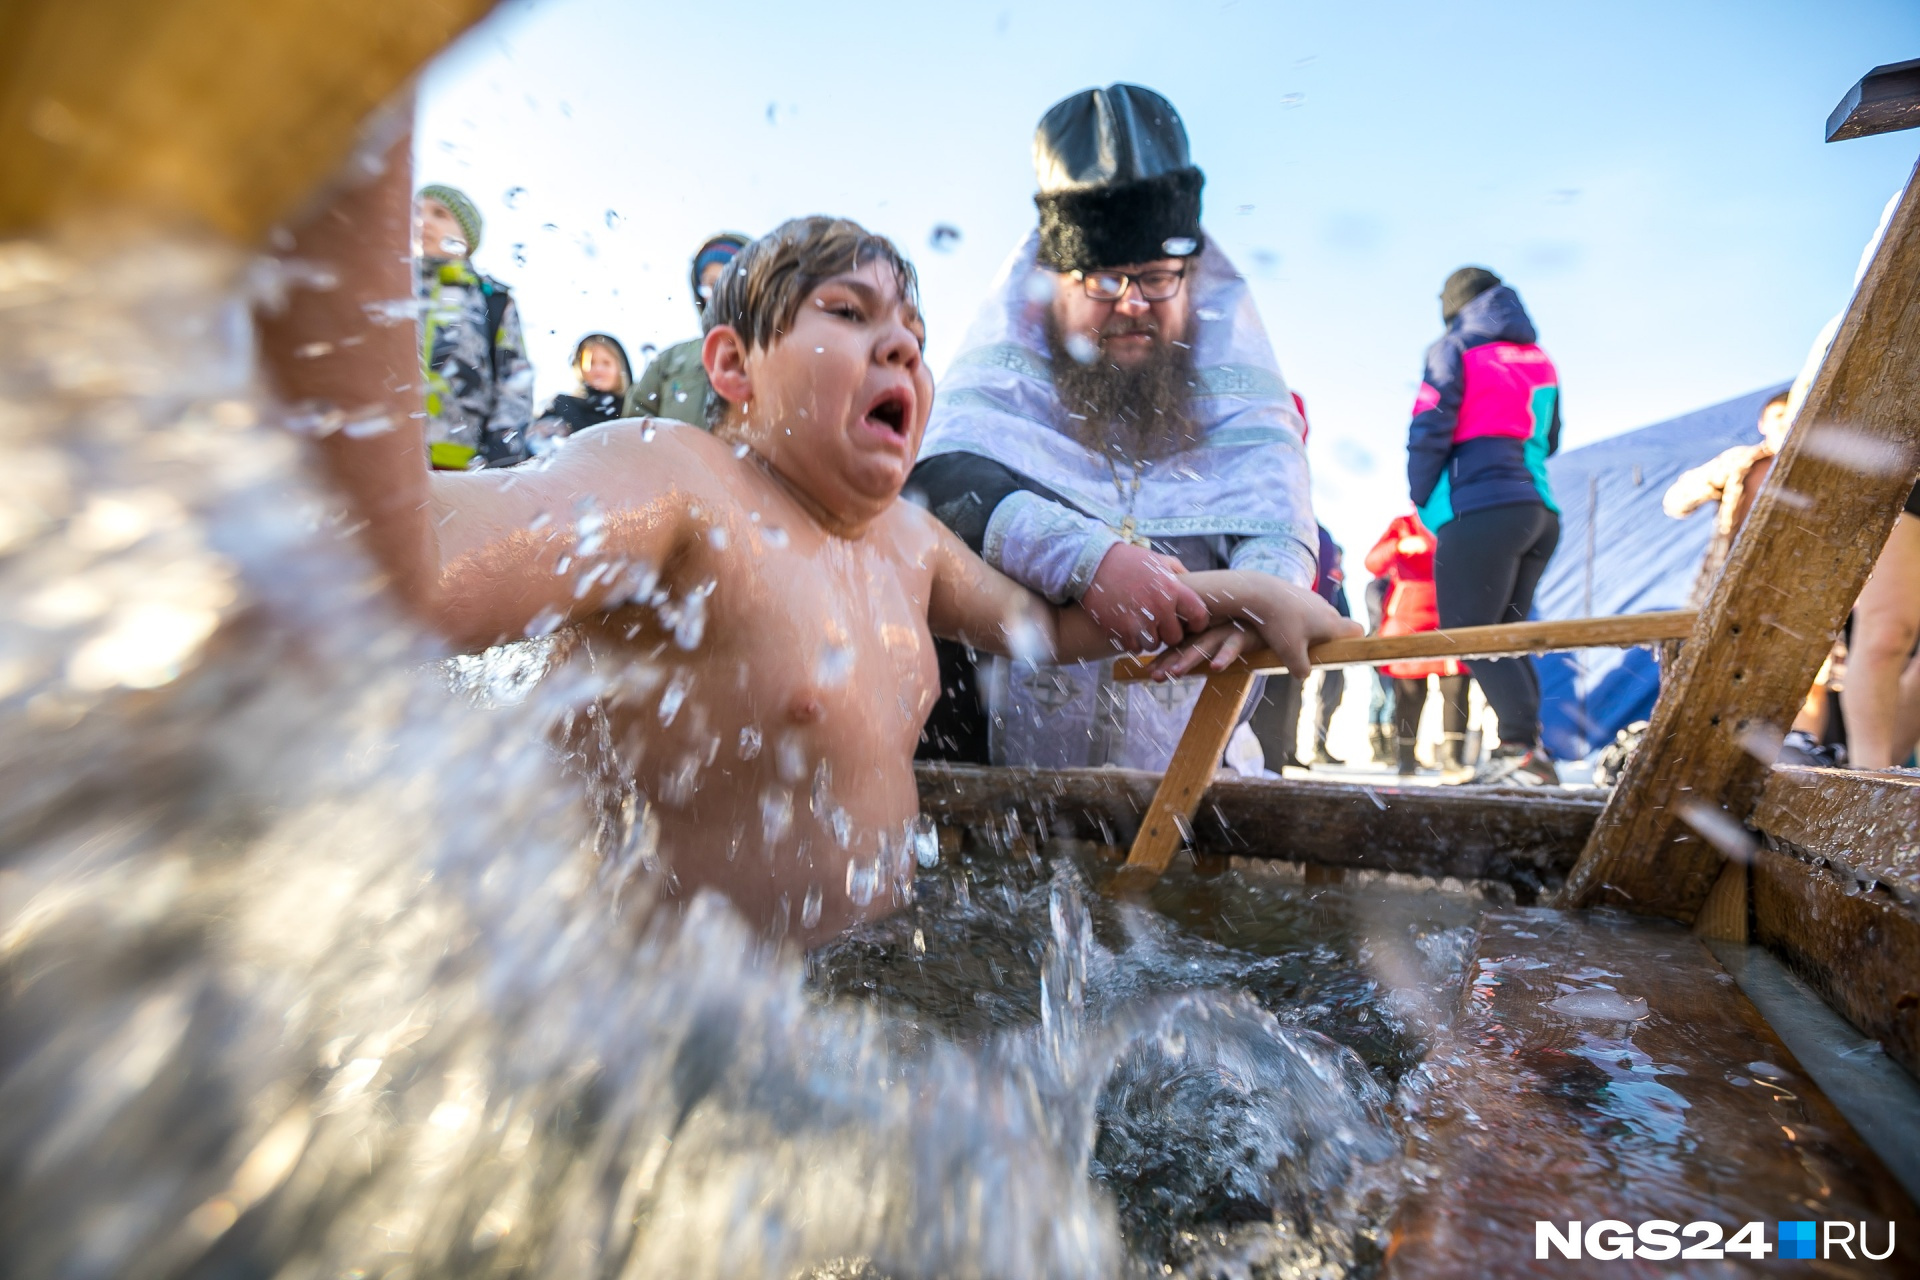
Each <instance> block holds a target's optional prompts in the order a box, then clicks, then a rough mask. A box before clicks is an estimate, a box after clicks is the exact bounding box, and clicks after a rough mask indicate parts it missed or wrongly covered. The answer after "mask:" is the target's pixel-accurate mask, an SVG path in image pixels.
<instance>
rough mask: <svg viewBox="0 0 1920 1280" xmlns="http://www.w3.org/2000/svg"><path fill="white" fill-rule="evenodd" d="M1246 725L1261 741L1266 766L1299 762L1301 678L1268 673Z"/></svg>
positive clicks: (1272, 768) (1282, 672)
mask: <svg viewBox="0 0 1920 1280" xmlns="http://www.w3.org/2000/svg"><path fill="white" fill-rule="evenodd" d="M1247 727H1248V728H1250V729H1252V730H1253V736H1254V737H1255V738H1256V739H1257V740H1258V741H1259V743H1260V753H1261V754H1262V755H1264V756H1265V757H1266V758H1267V768H1269V769H1271V770H1273V771H1274V772H1275V773H1278V772H1280V768H1281V766H1282V765H1289V764H1299V763H1300V760H1299V757H1298V755H1297V754H1296V753H1297V752H1298V750H1299V747H1298V743H1299V741H1300V682H1299V681H1298V680H1296V679H1294V678H1293V677H1292V676H1290V675H1288V674H1287V673H1286V672H1284V671H1276V672H1274V673H1273V674H1272V675H1270V676H1268V677H1267V687H1266V691H1265V692H1264V693H1262V694H1261V695H1260V701H1259V702H1257V703H1256V704H1254V708H1253V714H1252V715H1251V716H1249V717H1248V718H1247Z"/></svg>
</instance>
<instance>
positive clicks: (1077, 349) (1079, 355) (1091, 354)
mask: <svg viewBox="0 0 1920 1280" xmlns="http://www.w3.org/2000/svg"><path fill="white" fill-rule="evenodd" d="M1067 354H1068V355H1070V356H1072V357H1073V358H1074V359H1075V360H1078V361H1079V362H1080V363H1081V364H1092V363H1093V362H1094V361H1095V360H1097V359H1099V358H1100V344H1099V343H1097V342H1095V341H1094V340H1093V339H1092V338H1089V337H1088V336H1087V335H1086V334H1084V333H1078V332H1075V333H1070V334H1068V335H1067Z"/></svg>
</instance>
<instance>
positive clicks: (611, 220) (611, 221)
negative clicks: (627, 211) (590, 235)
mask: <svg viewBox="0 0 1920 1280" xmlns="http://www.w3.org/2000/svg"><path fill="white" fill-rule="evenodd" d="M622 221H623V219H622V218H621V217H620V215H619V214H618V213H617V212H615V211H614V210H612V209H609V210H607V230H609V231H612V230H614V229H615V228H617V227H618V226H619V225H620V223H621V222H622Z"/></svg>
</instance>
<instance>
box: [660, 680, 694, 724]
mask: <svg viewBox="0 0 1920 1280" xmlns="http://www.w3.org/2000/svg"><path fill="white" fill-rule="evenodd" d="M692 690H693V673H692V672H690V671H687V670H685V669H682V670H679V671H676V672H674V673H673V679H671V680H669V681H667V689H666V692H665V693H662V694H661V695H660V723H661V724H672V723H673V718H674V717H675V716H677V715H679V714H680V707H681V704H683V703H684V702H686V700H687V694H688V693H690V692H691V691H692Z"/></svg>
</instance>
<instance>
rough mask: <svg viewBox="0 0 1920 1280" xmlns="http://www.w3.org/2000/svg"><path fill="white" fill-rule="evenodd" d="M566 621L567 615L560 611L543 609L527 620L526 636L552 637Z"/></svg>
mask: <svg viewBox="0 0 1920 1280" xmlns="http://www.w3.org/2000/svg"><path fill="white" fill-rule="evenodd" d="M566 620H567V615H566V614H564V613H561V612H560V611H559V610H558V609H542V610H541V611H540V612H538V613H536V614H534V615H533V617H531V618H529V619H528V620H527V630H526V634H527V635H528V636H529V637H532V636H545V635H551V634H553V631H554V629H555V628H556V627H558V626H559V625H560V624H561V623H563V622H565V621H566Z"/></svg>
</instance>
